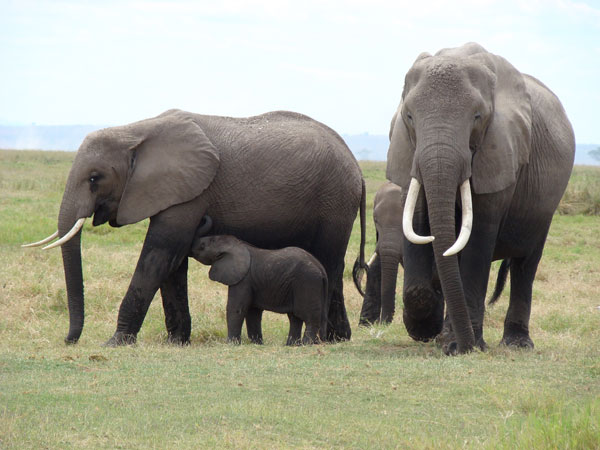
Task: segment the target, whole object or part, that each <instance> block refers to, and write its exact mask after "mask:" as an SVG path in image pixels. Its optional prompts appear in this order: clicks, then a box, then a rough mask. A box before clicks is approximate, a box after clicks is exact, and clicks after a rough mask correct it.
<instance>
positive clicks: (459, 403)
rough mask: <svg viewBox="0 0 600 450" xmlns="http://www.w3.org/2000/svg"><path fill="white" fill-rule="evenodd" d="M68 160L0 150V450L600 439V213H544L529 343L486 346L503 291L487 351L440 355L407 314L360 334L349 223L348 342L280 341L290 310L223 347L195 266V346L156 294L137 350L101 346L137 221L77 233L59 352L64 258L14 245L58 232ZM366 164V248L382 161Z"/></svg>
mask: <svg viewBox="0 0 600 450" xmlns="http://www.w3.org/2000/svg"><path fill="white" fill-rule="evenodd" d="M73 156H74V154H73V153H61V152H12V151H0V448H19V449H20V448H36V449H37V448H61V449H62V448H74V447H78V448H94V449H95V448H236V449H237V448H344V447H347V448H417V449H422V448H436V449H437V448H477V449H479V448H489V449H496V448H505V449H513V448H527V449H529V448H534V449H535V448H578V449H590V448H600V444H599V443H600V428H599V424H600V400H599V398H600V347H599V343H600V309H598V308H597V307H598V306H600V283H598V280H600V276H599V272H600V269H599V267H600V251H599V249H600V217H598V216H597V215H584V214H583V212H586V214H593V209H588V208H584V210H585V211H583V210H582V211H580V212H577V213H576V212H575V211H566V213H568V214H560V215H559V214H557V215H556V216H555V218H554V222H553V225H552V228H551V230H550V236H549V238H548V243H547V246H546V250H545V254H544V258H543V259H542V263H541V264H540V268H539V270H538V277H537V279H536V282H535V284H534V302H533V309H532V318H531V335H532V338H533V340H534V342H535V344H536V348H535V350H533V351H523V350H513V349H507V348H505V347H501V346H499V345H498V343H499V341H500V338H501V335H502V324H503V320H504V315H505V313H506V308H507V304H508V291H509V289H508V287H507V289H506V290H505V292H504V294H503V295H502V297H501V298H500V300H499V301H498V303H497V305H496V306H494V307H493V308H490V309H489V310H488V311H487V313H486V318H485V331H484V333H485V337H486V340H487V342H488V344H489V345H490V349H489V350H488V351H487V352H485V353H482V352H474V353H472V354H469V355H464V356H459V357H445V356H443V355H442V354H441V350H440V349H439V348H438V347H436V346H435V344H433V343H428V344H422V343H417V342H414V341H413V340H411V339H410V338H409V337H408V336H407V334H406V331H405V329H404V327H403V325H402V320H401V311H399V313H398V314H397V317H396V319H395V320H394V323H393V324H392V325H391V326H389V327H383V326H378V327H375V328H373V329H364V328H358V327H357V326H356V324H357V322H358V314H359V311H360V306H361V301H362V299H361V298H360V296H359V295H358V294H357V293H356V291H355V289H354V287H353V285H352V282H351V279H350V269H351V266H352V263H353V262H354V259H355V258H356V255H357V254H358V242H359V240H358V236H359V230H358V227H356V226H355V229H354V231H353V236H352V239H351V242H350V246H349V249H348V253H347V257H346V265H347V267H346V272H345V288H344V289H345V296H346V304H347V308H348V315H349V318H350V321H351V324H352V327H353V338H352V341H350V342H344V343H340V344H336V345H319V346H312V347H299V348H287V347H285V346H284V345H283V344H284V342H285V338H286V335H287V326H288V325H287V318H286V317H284V316H281V315H276V314H273V313H265V317H264V320H263V328H264V334H265V340H266V342H265V345H263V346H255V345H252V344H249V343H248V342H247V341H244V343H243V344H242V345H241V346H237V347H236V346H231V345H227V344H226V343H225V335H226V325H225V300H226V293H227V290H226V287H225V286H223V285H220V284H216V283H212V282H210V281H209V280H208V277H207V270H206V268H205V267H204V266H201V265H200V264H198V263H196V262H195V261H193V262H191V263H190V274H189V278H190V283H189V284H190V309H191V313H192V321H193V324H192V326H193V331H192V344H191V345H190V346H189V347H185V348H180V347H174V346H170V345H167V344H166V343H165V340H166V332H165V327H164V316H163V312H162V306H161V302H160V298H156V299H155V300H154V302H153V303H152V305H151V307H150V310H149V313H148V316H147V317H146V320H145V321H144V325H143V327H142V330H141V332H140V334H139V336H138V344H137V345H136V346H133V347H125V348H116V349H112V348H104V347H101V344H102V342H104V341H105V340H107V339H108V338H109V337H110V336H111V335H112V333H113V332H114V329H115V326H116V317H117V311H118V307H119V304H120V301H121V298H122V296H123V294H124V293H125V290H126V289H127V286H128V283H129V280H130V278H131V275H132V273H133V270H134V268H135V264H136V262H137V257H138V255H139V252H140V249H141V243H142V241H143V238H144V233H145V230H146V228H147V222H143V223H140V224H136V225H133V226H127V227H123V228H120V229H112V228H110V227H107V226H102V227H98V228H95V229H94V228H92V227H91V226H87V225H86V228H85V230H84V236H83V261H84V277H85V283H86V284H85V287H86V291H85V293H86V324H85V328H84V331H83V335H82V338H81V341H80V343H79V344H77V345H75V346H66V345H64V344H63V342H62V339H63V338H64V336H65V334H66V332H67V328H68V314H67V309H66V292H65V286H64V278H63V273H62V263H61V257H60V251H58V250H50V251H41V250H37V249H22V248H20V244H21V243H23V242H32V241H35V240H38V239H41V238H42V237H45V236H47V235H48V234H50V233H52V232H53V231H54V230H55V229H56V215H57V212H58V207H59V205H60V199H61V195H62V189H63V186H64V182H65V180H66V177H67V174H68V170H69V167H70V164H71V161H72V158H73ZM362 167H363V170H364V174H365V177H366V179H367V191H368V242H367V252H366V253H367V257H368V256H370V254H371V252H372V251H373V249H374V246H375V239H374V226H373V223H372V218H371V211H372V200H373V195H374V193H375V191H376V190H377V188H378V187H379V186H380V185H381V184H382V183H383V182H384V181H385V164H384V163H374V162H363V163H362ZM599 180H600V170H598V169H594V168H576V169H575V171H574V174H573V179H572V183H571V184H570V185H569V190H568V191H567V194H566V195H565V199H567V197H568V195H570V194H569V192H571V191H574V192H579V191H584V190H586V189H587V191H588V192H589V193H590V198H591V197H593V196H594V195H597V194H598V190H599V188H598V186H599V183H600V181H599ZM564 202H565V200H563V204H564ZM563 212H565V211H563ZM572 214H575V215H572ZM356 223H357V224H358V221H357V222H356ZM498 265H499V264H498V263H494V269H493V273H492V278H494V277H495V271H496V270H497V268H498ZM401 288H402V275H401V274H400V279H399V283H398V291H400V290H401Z"/></svg>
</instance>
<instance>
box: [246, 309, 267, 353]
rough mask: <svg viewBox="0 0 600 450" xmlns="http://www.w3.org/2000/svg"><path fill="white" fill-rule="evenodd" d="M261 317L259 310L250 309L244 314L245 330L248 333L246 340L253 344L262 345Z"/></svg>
mask: <svg viewBox="0 0 600 450" xmlns="http://www.w3.org/2000/svg"><path fill="white" fill-rule="evenodd" d="M262 315H263V310H262V309H259V308H254V307H250V309H248V313H247V314H246V330H247V332H248V339H250V341H251V342H253V343H255V344H259V345H262V343H263V336H262V323H261V322H262Z"/></svg>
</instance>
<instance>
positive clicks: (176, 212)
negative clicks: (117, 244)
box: [105, 201, 204, 346]
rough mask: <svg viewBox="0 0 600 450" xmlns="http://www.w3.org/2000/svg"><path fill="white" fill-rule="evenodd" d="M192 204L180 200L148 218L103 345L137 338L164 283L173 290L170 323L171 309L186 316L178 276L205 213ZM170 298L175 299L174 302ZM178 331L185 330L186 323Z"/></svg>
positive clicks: (182, 270)
mask: <svg viewBox="0 0 600 450" xmlns="http://www.w3.org/2000/svg"><path fill="white" fill-rule="evenodd" d="M194 203H195V201H192V202H188V203H182V204H180V205H177V206H174V207H171V208H169V209H167V210H165V211H163V212H161V213H160V214H158V215H156V216H154V217H152V218H151V219H150V225H149V227H148V232H147V234H146V239H145V240H144V245H143V247H142V252H141V254H140V258H139V260H138V263H137V266H136V268H135V272H134V274H133V277H132V279H131V282H130V284H129V288H128V289H127V293H126V294H125V297H124V298H123V300H122V302H121V306H120V307H119V316H118V319H117V330H116V331H115V334H114V335H113V337H112V338H110V339H109V340H108V341H107V342H106V344H105V345H107V346H116V345H123V344H131V343H134V342H135V341H136V337H137V333H138V332H139V330H140V328H141V326H142V322H143V321H144V318H145V317H146V313H147V311H148V308H149V306H150V303H151V302H152V299H153V298H154V295H155V294H156V292H157V291H158V289H159V288H160V287H162V286H163V285H164V283H165V282H166V285H165V286H170V287H167V291H169V290H174V291H175V293H174V294H173V295H170V294H171V293H169V294H167V297H168V298H169V299H171V300H169V302H168V303H170V306H169V309H170V312H168V313H167V315H168V316H169V319H168V320H169V322H170V323H173V319H172V318H171V314H172V312H175V313H176V314H181V317H182V318H184V316H185V315H186V314H185V310H187V300H185V303H186V306H185V308H184V306H183V305H182V302H184V299H185V298H186V297H187V296H185V295H184V289H182V287H181V279H182V278H183V276H184V275H183V272H184V268H185V267H187V265H184V266H183V267H182V263H183V260H184V259H186V258H187V256H188V254H189V252H190V248H191V245H192V242H193V240H194V234H195V231H196V228H197V226H198V224H199V223H200V220H201V219H202V216H203V215H204V210H203V209H202V208H195V207H193V206H194ZM179 270H181V272H178V271H179ZM171 276H172V278H170V277H171ZM173 298H175V299H176V300H175V303H173V300H172V299H173ZM187 315H189V311H188V312H187ZM181 323H182V324H183V322H181ZM181 331H182V332H184V331H185V325H184V326H183V327H182V329H181ZM182 336H185V335H184V334H182Z"/></svg>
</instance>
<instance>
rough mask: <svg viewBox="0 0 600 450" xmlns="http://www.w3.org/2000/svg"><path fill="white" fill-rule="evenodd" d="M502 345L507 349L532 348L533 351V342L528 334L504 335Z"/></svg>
mask: <svg viewBox="0 0 600 450" xmlns="http://www.w3.org/2000/svg"><path fill="white" fill-rule="evenodd" d="M500 344H502V345H506V346H507V347H518V348H530V349H533V348H534V345H533V341H532V340H531V338H530V337H529V335H528V334H506V333H505V334H504V336H503V337H502V340H501V341H500Z"/></svg>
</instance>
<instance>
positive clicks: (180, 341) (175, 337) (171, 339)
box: [167, 333, 190, 346]
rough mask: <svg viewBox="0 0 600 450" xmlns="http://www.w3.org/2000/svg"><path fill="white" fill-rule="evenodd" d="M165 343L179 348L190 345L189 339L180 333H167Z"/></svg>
mask: <svg viewBox="0 0 600 450" xmlns="http://www.w3.org/2000/svg"><path fill="white" fill-rule="evenodd" d="M167 343H169V344H172V345H181V346H184V345H190V337H189V336H187V337H185V336H183V335H182V334H181V333H169V335H168V337H167Z"/></svg>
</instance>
